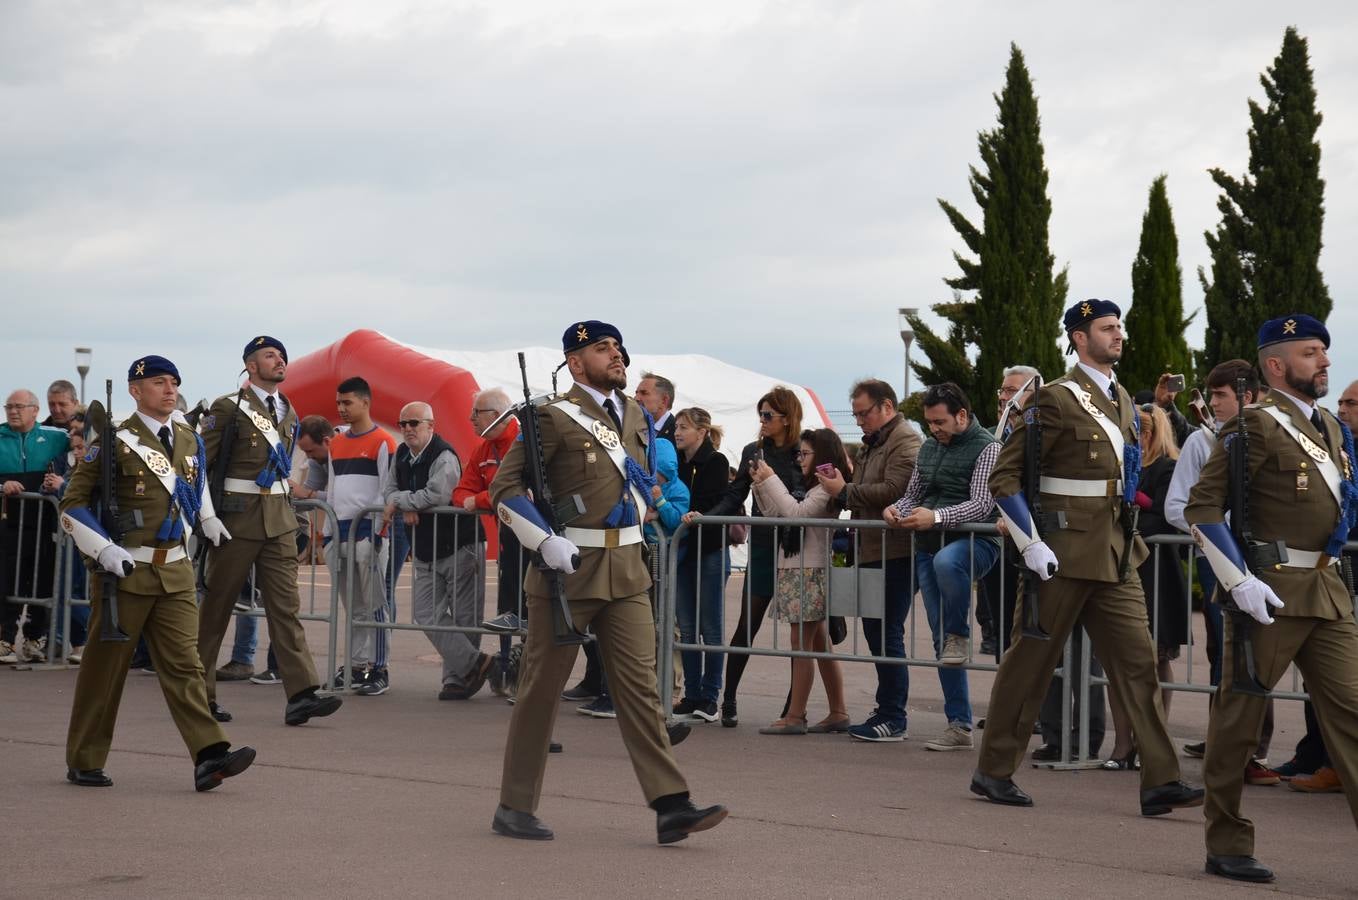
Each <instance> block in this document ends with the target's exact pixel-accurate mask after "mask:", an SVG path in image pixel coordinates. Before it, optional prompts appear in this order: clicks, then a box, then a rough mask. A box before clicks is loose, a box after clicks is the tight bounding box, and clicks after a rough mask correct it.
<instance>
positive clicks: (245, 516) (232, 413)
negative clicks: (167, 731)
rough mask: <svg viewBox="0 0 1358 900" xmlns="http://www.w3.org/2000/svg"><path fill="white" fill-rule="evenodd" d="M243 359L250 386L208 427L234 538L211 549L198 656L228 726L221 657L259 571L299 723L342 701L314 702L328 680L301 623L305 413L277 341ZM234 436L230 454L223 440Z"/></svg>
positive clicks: (254, 345) (221, 402) (262, 341)
mask: <svg viewBox="0 0 1358 900" xmlns="http://www.w3.org/2000/svg"><path fill="white" fill-rule="evenodd" d="M241 357H242V359H243V360H244V362H245V372H246V374H247V376H248V377H249V380H248V381H246V383H245V385H244V386H243V387H242V388H241V389H240V390H239V391H237V392H236V393H235V394H227V395H225V396H223V397H219V398H218V399H217V400H216V402H214V403H213V404H212V408H211V409H210V410H209V411H208V414H207V415H206V416H204V417H203V421H202V429H203V444H204V445H205V447H206V448H207V465H208V470H209V472H211V473H214V474H221V475H224V480H223V482H222V485H223V490H222V500H221V508H220V509H218V510H217V514H218V515H219V516H220V517H221V519H222V521H223V523H224V524H225V525H226V528H227V530H228V531H229V535H228V537H229V540H227V541H223V542H222V544H221V546H220V547H213V548H211V549H210V550H209V551H208V556H207V579H206V580H207V593H206V596H205V597H204V599H203V608H202V610H201V612H200V613H199V622H198V654H199V656H200V657H201V658H202V661H203V670H204V671H205V672H206V673H207V691H208V699H209V700H210V701H211V704H212V712H213V715H214V716H216V718H217V720H218V721H229V720H230V718H231V716H230V713H228V712H226V710H224V709H222V708H221V707H220V706H219V705H218V704H217V701H216V694H217V682H216V678H215V672H216V669H217V652H218V651H219V650H220V649H221V646H222V638H223V637H224V636H225V634H226V626H227V623H228V622H230V620H231V613H232V607H233V606H234V605H235V602H236V598H238V597H239V596H240V592H241V588H242V587H243V586H244V585H245V581H246V579H247V578H248V577H249V576H250V567H251V566H254V569H255V585H256V587H257V588H258V590H259V593H260V600H261V602H262V603H263V604H264V614H265V616H266V618H267V619H268V623H269V641H270V644H271V646H272V648H273V655H274V658H275V659H276V661H277V663H278V674H279V676H280V677H281V678H282V679H283V688H284V690H285V691H286V692H287V698H288V702H287V707H286V709H285V710H284V714H283V721H284V722H286V723H287V724H289V725H301V724H302V723H304V722H306V721H307V720H308V719H311V718H314V717H317V716H328V715H330V714H331V713H333V712H334V711H335V710H337V709H339V707H340V703H341V701H340V699H339V698H338V697H319V696H317V695H316V689H317V687H319V685H320V678H319V677H317V675H316V664H315V663H314V662H312V659H311V650H310V649H309V648H308V647H307V643H306V633H305V632H304V631H303V630H302V623H301V620H300V619H298V612H299V610H300V608H301V599H300V598H299V597H298V594H297V517H296V515H295V514H294V513H293V510H292V504H291V503H290V502H289V500H288V493H289V487H288V476H289V475H291V474H292V451H293V447H294V445H295V444H296V442H297V412H296V410H294V409H293V407H292V404H291V403H290V402H288V398H287V397H285V396H283V393H282V391H280V390H279V389H278V386H279V385H280V384H282V383H283V379H284V378H285V377H286V376H287V370H288V351H287V350H286V349H284V347H283V344H282V342H280V341H279V340H278V339H277V338H272V337H269V336H268V335H260V336H259V337H256V338H253V339H252V340H251V341H250V342H249V343H248V344H246V345H245V350H244V351H243V352H242V354H241ZM228 433H230V434H231V435H232V439H231V441H230V446H229V447H228V446H226V444H225V442H224V440H223V439H224V438H225V437H226V435H227V434H228ZM221 468H224V469H225V472H224V473H221V472H220V471H219V470H220V469H221ZM209 477H211V476H209Z"/></svg>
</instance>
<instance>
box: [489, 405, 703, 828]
mask: <svg viewBox="0 0 1358 900" xmlns="http://www.w3.org/2000/svg"><path fill="white" fill-rule="evenodd" d="M565 402H569V403H573V404H575V405H576V406H577V407H579V409H580V410H581V411H582V412H583V413H584V414H585V415H587V416H588V417H590V418H591V419H594V420H596V421H597V422H599V423H602V424H604V425H606V426H607V428H608V430H609V431H610V432H611V431H612V427H613V422H612V419H611V418H610V417H609V416H608V414H607V413H606V412H604V410H603V409H602V408H600V406H599V404H598V403H596V402H595V401H594V399H593V398H592V397H590V395H589V394H588V393H587V392H586V391H584V390H583V389H582V388H580V387H579V386H578V385H577V386H575V387H573V388H571V390H570V391H568V392H567V393H566V395H565ZM539 412H540V415H539V421H540V423H541V428H540V431H541V437H542V453H543V457H544V459H545V460H546V468H547V483H548V485H549V486H550V487H551V490H552V494H553V496H554V497H555V498H557V499H558V500H561V499H564V498H566V497H569V496H571V495H572V494H579V495H580V498H581V500H582V501H583V503H584V506H585V513H584V515H583V516H581V517H579V518H578V519H576V520H575V521H573V522H571V523H570V524H571V526H572V527H579V528H588V529H603V528H604V527H605V526H604V520H605V517H606V516H607V515H608V512H609V511H610V510H611V509H612V508H613V507H614V505H615V504H616V503H617V502H618V499H619V497H620V496H622V492H623V490H624V489H625V485H624V481H623V476H622V474H621V472H620V471H619V470H618V468H617V466H616V465H615V464H614V463H613V461H612V460H611V459H610V458H609V456H608V453H607V451H606V450H605V448H604V447H602V446H600V445H599V438H598V437H596V435H595V434H593V433H591V432H589V431H586V430H585V429H584V428H583V427H581V425H580V424H578V423H577V422H576V421H575V420H573V419H572V418H571V417H570V415H568V414H567V413H566V412H564V411H562V410H560V409H557V408H555V407H554V406H547V407H544V408H542V409H541V410H540V411H539ZM621 413H622V417H621V421H622V434H621V440H622V446H623V448H624V449H625V451H626V453H627V455H628V456H630V457H631V458H632V459H634V460H636V461H637V462H638V463H642V464H644V462H645V459H646V441H647V427H646V419H645V417H644V415H643V414H642V411H641V407H640V406H638V405H637V404H636V402H635V401H633V400H631V399H625V400H624V402H623V407H622V410H621ZM524 464H525V459H524V444H523V441H521V440H520V441H515V442H514V444H513V446H512V447H511V448H510V450H509V453H508V454H506V456H505V459H504V462H503V463H502V464H501V465H500V469H499V472H498V473H497V474H496V476H495V480H494V482H493V483H492V484H491V502H492V506H498V504H499V503H500V502H501V501H502V500H504V499H506V498H508V497H514V496H518V495H521V494H524V493H526V486H525V479H524ZM644 512H645V510H644V509H641V510H638V515H641V514H642V513H644ZM643 546H644V545H643V544H641V543H636V544H630V545H628V546H624V547H614V548H611V549H609V548H604V547H581V548H580V565H579V568H578V569H577V571H576V572H575V573H574V574H571V575H565V576H563V578H564V581H565V588H566V596H567V598H568V600H569V602H570V609H571V616H572V619H573V621H574V623H575V627H576V628H577V629H579V630H581V631H583V630H584V629H585V628H586V626H588V627H589V628H590V629H591V630H592V631H593V632H594V634H595V635H596V637H597V638H598V641H599V651H600V654H601V655H602V657H603V662H604V668H605V671H606V672H607V673H608V683H609V690H610V692H611V694H612V699H613V703H614V706H615V708H616V709H617V712H618V725H619V728H620V729H621V731H622V739H623V743H624V744H625V745H626V747H627V752H628V754H629V755H630V756H631V759H632V768H633V769H634V771H635V772H636V776H637V780H638V781H639V782H640V783H641V788H642V792H643V793H644V794H645V797H646V801H647V802H648V803H650V802H652V801H654V800H655V799H656V798H657V797H662V796H666V795H669V794H677V793H680V792H682V791H685V790H687V786H686V784H685V782H684V777H683V775H682V774H680V772H679V768H678V766H677V764H676V763H675V761H674V755H673V753H672V751H671V749H670V743H669V737H668V735H667V734H666V732H665V717H664V715H663V713H662V711H661V709H660V696H659V693H658V691H657V689H656V675H655V621H654V619H653V616H652V612H651V604H650V599H649V595H648V591H649V589H650V587H651V575H650V571H649V569H648V567H647V565H646V562H645V560H644V559H643V557H642V548H643ZM525 592H526V593H527V595H528V598H527V599H528V615H529V621H530V622H531V623H532V624H531V626H530V627H529V629H528V637H527V639H526V641H525V652H524V661H523V671H522V672H521V674H520V677H519V693H518V699H517V702H516V703H515V706H514V713H513V716H512V718H511V719H510V724H509V736H508V739H507V740H506V744H505V760H504V775H503V779H502V781H501V786H500V802H501V803H502V804H504V805H505V806H507V807H509V808H510V809H515V810H520V811H523V812H530V813H531V812H534V811H536V810H537V807H538V801H539V799H540V798H541V795H542V778H543V773H544V772H545V770H546V766H547V753H548V744H549V742H550V741H551V731H552V723H553V721H554V720H555V719H556V711H557V707H558V706H559V705H560V696H561V690H562V688H564V687H565V684H566V679H567V678H568V677H569V676H570V673H571V668H572V666H573V665H574V664H575V656H576V649H577V648H576V646H575V645H565V646H559V645H557V644H556V643H555V641H554V640H553V636H552V627H551V623H552V609H551V607H552V603H553V602H554V601H553V600H551V599H550V598H549V595H548V582H547V578H546V576H545V575H544V573H543V572H542V571H541V570H540V569H538V568H537V567H533V568H531V569H530V570H529V573H528V578H527V582H526V585H525Z"/></svg>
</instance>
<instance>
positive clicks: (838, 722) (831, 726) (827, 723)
mask: <svg viewBox="0 0 1358 900" xmlns="http://www.w3.org/2000/svg"><path fill="white" fill-rule="evenodd" d="M849 722H850V719H849V715H848V713H845V714H844V715H841V716H836V715H829V716H826V717H825V718H824V719H821V720H820V721H819V722H817V723H816V724H815V725H812V726H811V727H810V728H808V729H806V730H807V733H809V734H847V733H848V731H849Z"/></svg>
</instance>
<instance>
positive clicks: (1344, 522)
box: [1325, 422, 1358, 557]
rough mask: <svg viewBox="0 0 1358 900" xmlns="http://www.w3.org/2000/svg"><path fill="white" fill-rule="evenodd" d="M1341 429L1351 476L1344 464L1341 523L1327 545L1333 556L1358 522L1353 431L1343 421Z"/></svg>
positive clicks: (1356, 475) (1341, 477) (1326, 549)
mask: <svg viewBox="0 0 1358 900" xmlns="http://www.w3.org/2000/svg"><path fill="white" fill-rule="evenodd" d="M1339 431H1340V433H1341V434H1342V435H1343V436H1344V454H1345V455H1346V456H1347V457H1348V460H1349V470H1350V471H1349V477H1348V478H1345V477H1344V470H1343V468H1342V466H1341V467H1340V469H1339V493H1340V496H1341V497H1342V498H1343V501H1342V502H1341V504H1340V507H1339V523H1338V524H1337V525H1335V527H1334V533H1333V534H1331V535H1330V542H1329V543H1328V544H1326V545H1325V553H1326V554H1327V555H1329V556H1331V557H1337V556H1339V554H1340V552H1342V551H1343V549H1344V542H1345V541H1347V540H1348V537H1349V532H1350V531H1352V530H1353V526H1354V525H1355V524H1358V472H1354V471H1353V432H1352V431H1350V430H1349V426H1347V425H1345V424H1344V423H1343V422H1340V423H1339Z"/></svg>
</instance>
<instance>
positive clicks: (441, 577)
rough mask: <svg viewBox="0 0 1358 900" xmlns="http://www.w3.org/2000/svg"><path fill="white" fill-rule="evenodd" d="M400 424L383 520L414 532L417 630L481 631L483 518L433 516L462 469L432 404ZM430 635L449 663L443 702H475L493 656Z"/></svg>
mask: <svg viewBox="0 0 1358 900" xmlns="http://www.w3.org/2000/svg"><path fill="white" fill-rule="evenodd" d="M397 424H398V425H399V426H400V428H401V446H400V447H398V448H396V461H395V463H394V464H393V465H392V467H391V468H390V469H388V470H387V478H386V483H385V484H384V485H383V487H382V497H383V500H384V501H385V503H386V510H385V512H384V513H383V518H384V519H385V520H386V521H388V522H390V521H392V520H393V519H395V517H396V516H397V515H398V514H399V515H400V516H401V517H402V519H403V520H404V522H405V525H406V527H407V528H409V529H411V539H410V543H411V547H412V548H413V549H414V556H415V579H414V584H413V586H412V590H411V606H412V608H413V610H414V615H415V623H416V624H417V625H434V626H440V627H448V626H460V627H464V628H474V627H476V624H477V623H478V622H480V621H481V613H482V609H483V607H484V606H485V597H486V593H485V592H486V582H485V577H484V571H483V567H484V565H485V558H486V545H485V538H484V536H483V535H482V533H481V523H480V518H479V517H478V516H477V515H476V514H475V513H466V514H459V513H454V512H438V513H434V512H430V511H429V510H432V509H434V508H435V507H447V506H449V505H450V504H451V503H452V499H453V488H454V487H456V486H457V483H458V480H459V479H460V478H461V477H462V464H461V462H460V461H459V460H458V458H457V453H456V452H455V451H454V450H453V448H452V447H451V446H450V445H449V444H448V442H447V441H445V440H444V439H443V438H441V437H439V436H438V434H437V433H436V432H435V431H434V410H433V407H431V406H430V405H429V404H428V403H423V402H419V401H416V402H414V403H407V404H406V405H405V406H404V407H402V409H401V417H400V419H399V420H398V421H397ZM425 636H426V637H427V638H429V643H431V644H433V645H434V649H435V650H437V651H438V653H439V656H441V657H442V658H443V687H442V689H441V690H440V691H439V699H440V700H469V699H471V697H472V696H474V695H475V694H476V692H477V691H479V690H481V687H482V686H483V685H484V684H485V683H486V678H487V676H489V675H490V673H491V670H492V669H493V668H494V665H495V660H494V657H491V656H488V655H486V654H485V653H482V652H481V648H480V647H479V646H478V644H479V640H480V638H479V635H470V634H464V633H462V632H455V631H426V632H425Z"/></svg>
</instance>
